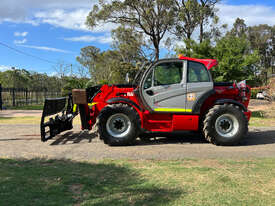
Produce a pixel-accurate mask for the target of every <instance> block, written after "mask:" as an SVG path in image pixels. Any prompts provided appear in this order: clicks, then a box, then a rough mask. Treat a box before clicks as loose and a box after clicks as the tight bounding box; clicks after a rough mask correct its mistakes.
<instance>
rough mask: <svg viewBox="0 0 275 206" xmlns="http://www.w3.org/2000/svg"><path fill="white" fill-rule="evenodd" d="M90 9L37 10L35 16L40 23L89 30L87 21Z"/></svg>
mask: <svg viewBox="0 0 275 206" xmlns="http://www.w3.org/2000/svg"><path fill="white" fill-rule="evenodd" d="M89 11H90V10H89V9H78V10H74V11H65V10H63V9H56V10H53V11H41V12H37V13H35V14H34V16H35V18H36V19H37V20H38V21H39V22H40V23H47V24H51V25H53V26H56V27H63V28H66V29H76V30H88V28H87V26H86V25H85V21H86V17H87V15H88V14H89Z"/></svg>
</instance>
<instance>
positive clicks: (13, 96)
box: [12, 88, 15, 107]
mask: <svg viewBox="0 0 275 206" xmlns="http://www.w3.org/2000/svg"><path fill="white" fill-rule="evenodd" d="M12 106H13V107H15V88H12Z"/></svg>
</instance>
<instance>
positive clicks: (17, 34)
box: [14, 31, 28, 37]
mask: <svg viewBox="0 0 275 206" xmlns="http://www.w3.org/2000/svg"><path fill="white" fill-rule="evenodd" d="M27 35H28V32H27V31H24V32H18V31H17V32H14V36H21V37H26V36H27Z"/></svg>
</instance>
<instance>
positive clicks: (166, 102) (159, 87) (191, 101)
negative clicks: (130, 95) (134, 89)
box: [139, 56, 217, 113]
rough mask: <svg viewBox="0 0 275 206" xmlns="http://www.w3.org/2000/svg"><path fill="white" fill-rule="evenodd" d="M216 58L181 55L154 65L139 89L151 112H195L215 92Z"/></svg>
mask: <svg viewBox="0 0 275 206" xmlns="http://www.w3.org/2000/svg"><path fill="white" fill-rule="evenodd" d="M215 65H217V61H216V60H200V59H193V58H188V57H183V56H180V58H178V59H162V60H159V61H157V62H156V63H155V64H153V65H152V66H151V67H150V68H149V69H148V70H147V71H146V72H145V73H144V74H143V77H142V78H141V81H140V85H139V92H140V96H141V99H142V102H143V104H144V105H145V106H146V108H147V109H148V110H149V111H150V112H170V113H171V112H180V113H196V112H197V111H195V110H196V108H195V106H196V104H198V103H199V100H200V99H201V98H203V97H204V96H205V95H208V94H209V93H211V92H212V91H213V87H214V84H213V81H212V77H211V74H210V72H209V71H208V70H209V69H210V68H211V67H213V66H215Z"/></svg>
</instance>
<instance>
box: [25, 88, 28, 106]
mask: <svg viewBox="0 0 275 206" xmlns="http://www.w3.org/2000/svg"><path fill="white" fill-rule="evenodd" d="M25 92H26V105H28V88H26V91H25Z"/></svg>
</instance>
